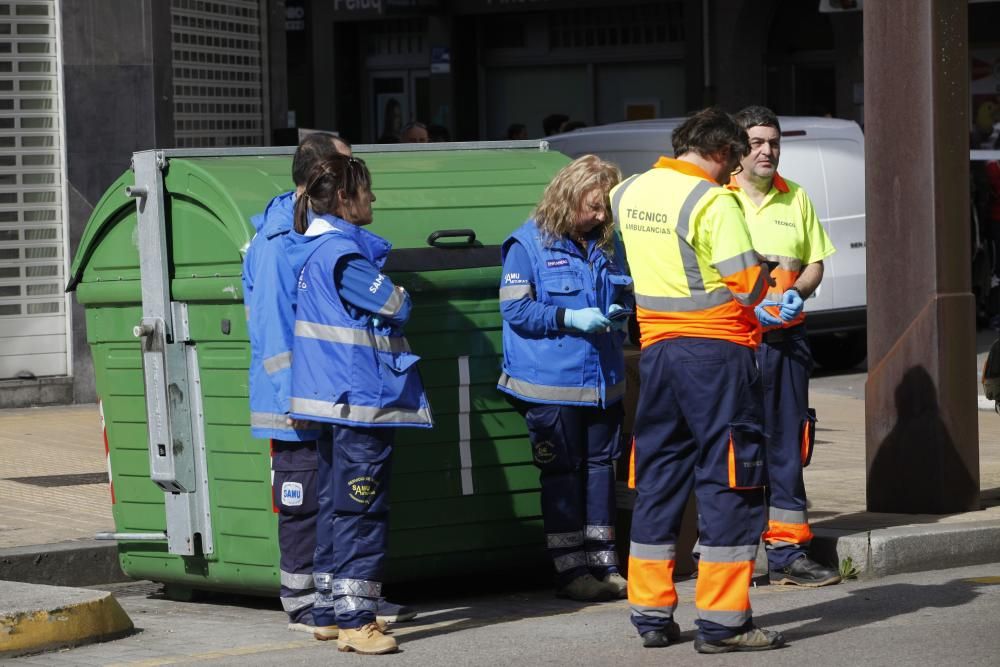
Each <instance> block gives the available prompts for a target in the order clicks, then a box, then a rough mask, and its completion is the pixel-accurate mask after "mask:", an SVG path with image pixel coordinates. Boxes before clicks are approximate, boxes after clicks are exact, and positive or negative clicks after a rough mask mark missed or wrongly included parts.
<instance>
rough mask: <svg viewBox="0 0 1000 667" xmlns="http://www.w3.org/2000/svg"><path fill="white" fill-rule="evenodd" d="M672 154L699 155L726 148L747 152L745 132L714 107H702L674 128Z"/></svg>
mask: <svg viewBox="0 0 1000 667" xmlns="http://www.w3.org/2000/svg"><path fill="white" fill-rule="evenodd" d="M671 142H672V143H673V147H674V157H680V156H681V155H684V154H685V153H697V154H698V155H700V156H701V157H708V156H709V155H712V154H715V153H718V152H719V151H722V150H724V149H726V148H727V147H728V148H730V149H731V150H732V151H733V152H735V153H737V154H738V155H740V156H741V157H743V156H746V155H747V154H748V153H749V152H750V142H749V141H748V140H747V133H746V130H744V129H743V128H742V127H740V126H739V125H738V124H737V123H736V121H735V120H733V117H732V116H730V115H729V114H728V113H726V112H725V111H723V110H722V109H720V108H718V107H709V108H708V109H702V110H701V111H699V112H698V113H696V114H694V115H693V116H691V117H690V118H688V119H687V120H685V121H684V122H683V123H681V124H680V126H679V127H678V128H677V129H676V130H674V134H673V137H672V138H671Z"/></svg>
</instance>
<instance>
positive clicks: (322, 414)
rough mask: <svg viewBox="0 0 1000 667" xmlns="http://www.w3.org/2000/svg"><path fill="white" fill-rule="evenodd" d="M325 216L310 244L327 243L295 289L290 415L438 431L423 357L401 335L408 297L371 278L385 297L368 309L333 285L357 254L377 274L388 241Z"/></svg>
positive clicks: (377, 277)
mask: <svg viewBox="0 0 1000 667" xmlns="http://www.w3.org/2000/svg"><path fill="white" fill-rule="evenodd" d="M320 218H321V220H322V221H323V222H325V223H326V226H327V227H328V229H327V231H325V232H324V233H322V234H320V235H318V236H315V237H313V238H317V239H325V241H324V242H323V243H322V245H320V246H319V247H318V248H317V249H316V250H315V252H313V253H312V254H311V255H310V257H309V259H308V261H307V262H306V263H305V265H304V267H303V269H302V273H301V275H300V277H299V284H298V292H299V295H298V308H297V310H296V319H295V342H294V349H293V354H294V357H295V363H294V364H293V366H292V398H291V410H292V416H293V417H297V418H300V419H310V420H314V421H323V422H330V423H333V424H345V425H348V426H355V427H380V426H390V427H399V426H414V427H425V428H429V427H431V426H433V420H432V418H431V410H430V405H429V403H428V401H427V395H426V394H425V392H424V387H423V383H422V382H421V379H420V375H419V373H418V372H417V367H416V362H417V361H418V360H419V357H418V356H417V355H415V354H413V353H412V352H411V351H410V345H409V343H408V342H407V340H406V338H405V337H404V336H403V332H402V327H403V325H404V324H405V322H406V320H405V318H406V317H408V316H409V308H410V302H409V299H410V297H409V295H407V294H406V292H405V291H402V290H399V289H397V288H396V287H395V286H394V285H393V284H392V282H391V281H390V280H389V278H388V277H387V276H385V275H383V274H382V273H379V272H373V275H374V276H375V279H374V281H373V282H372V285H371V287H370V292H371V294H372V295H384V297H383V298H381V299H379V302H380V303H381V305H380V306H378V307H377V310H374V309H373V310H372V311H366V310H363V309H360V308H358V306H357V304H351V303H347V302H346V301H345V300H344V299H343V298H342V296H341V290H340V289H339V287H340V286H338V285H337V283H336V275H337V269H338V265H340V264H341V261H342V260H345V261H346V260H347V259H349V258H353V257H358V256H360V257H362V258H364V259H366V260H367V261H369V262H371V264H372V265H374V267H375V268H377V269H378V270H379V271H380V270H381V268H382V266H383V265H384V264H385V260H386V257H387V256H388V254H389V249H390V248H391V246H390V244H389V242H388V241H386V240H385V239H383V238H381V237H379V236H376V235H375V234H372V233H371V232H368V231H366V230H364V229H362V228H360V227H357V226H355V225H352V224H350V223H348V222H346V221H344V220H340V219H339V218H336V217H333V216H320ZM313 224H316V222H314V223H313ZM311 231H312V229H310V232H311ZM375 318H378V320H379V322H378V325H377V326H376V322H375V321H374V319H375Z"/></svg>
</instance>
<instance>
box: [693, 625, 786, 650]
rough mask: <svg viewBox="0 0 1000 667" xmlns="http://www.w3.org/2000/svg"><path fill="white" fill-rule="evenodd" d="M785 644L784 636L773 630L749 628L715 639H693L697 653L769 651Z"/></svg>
mask: <svg viewBox="0 0 1000 667" xmlns="http://www.w3.org/2000/svg"><path fill="white" fill-rule="evenodd" d="M784 645H785V636H784V635H782V634H781V633H780V632H775V631H774V630H762V629H761V628H750V629H749V630H747V631H746V632H744V633H743V634H739V635H736V636H735V637H727V638H726V639H719V640H716V641H708V640H705V639H700V638H699V639H695V640H694V650H695V651H698V653H731V652H733V651H770V650H771V649H774V648H781V647H782V646H784Z"/></svg>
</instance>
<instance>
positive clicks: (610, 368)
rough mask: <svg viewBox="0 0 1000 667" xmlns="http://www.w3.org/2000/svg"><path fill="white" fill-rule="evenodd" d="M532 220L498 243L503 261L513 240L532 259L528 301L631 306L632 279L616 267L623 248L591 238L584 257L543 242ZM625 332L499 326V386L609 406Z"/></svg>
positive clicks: (618, 389) (564, 245) (616, 395)
mask: <svg viewBox="0 0 1000 667" xmlns="http://www.w3.org/2000/svg"><path fill="white" fill-rule="evenodd" d="M547 240H548V239H543V238H542V236H541V233H540V232H539V230H538V227H537V226H536V224H535V221H534V220H529V221H528V222H526V223H524V224H523V225H522V226H521V227H520V228H518V229H517V230H516V231H515V232H514V233H513V234H511V236H510V237H509V238H508V239H507V240H506V241H505V242H504V244H503V246H502V247H501V253H502V256H503V259H504V260H506V258H507V251H508V250H509V249H510V247H511V245H512V244H513V243H514V242H515V241H517V242H518V243H520V244H521V246H522V247H523V248H524V249H525V250H526V251H527V253H528V255H529V256H530V257H531V264H532V267H533V276H532V283H533V284H534V290H535V300H536V301H538V302H539V303H545V304H551V305H554V306H559V307H562V308H567V309H577V308H590V307H597V308H599V309H600V310H601V312H602V313H607V312H608V308H610V307H611V304H613V303H619V304H622V305H625V306H626V307H628V306H631V304H632V295H631V291H630V286H631V284H632V279H631V278H629V277H628V276H627V275H626V274H625V273H624V272H623V271H622V269H621V264H620V263H619V262H622V258H623V251H622V250H621V248H620V245H619V246H618V247H617V248H616V253H615V256H614V258H611V257H609V256H608V255H607V254H606V253H605V252H604V251H603V250H601V249H600V248H598V247H597V245H596V244H593V243H591V244H590V247H589V251H588V256H587V257H584V256H583V254H582V251H581V250H580V248H579V247H578V246H576V245H575V244H574V243H573V242H572V241H570V240H569V239H566V238H559V239H555V240H552V241H551V242H550V244H549V245H548V246H546V241H547ZM623 339H624V335H623V334H622V333H620V332H618V331H615V330H612V331H611V332H609V333H603V332H602V333H596V334H587V333H582V332H579V331H568V330H567V331H559V332H555V333H550V334H547V335H533V334H527V333H523V332H521V331H519V330H518V329H517V328H516V327H513V326H511V325H510V323H508V322H507V321H506V320H505V321H504V323H503V374H502V375H501V376H500V380H499V381H498V383H497V388H498V389H499V390H500V391H503V392H506V393H508V394H511V395H513V396H516V397H518V398H521V399H523V400H525V401H529V402H532V403H551V404H556V405H582V406H593V405H600V406H608V405H612V404H614V403H617V402H618V401H620V400H622V398H623V397H624V396H625V359H624V353H623V349H622V346H623V342H624V341H623Z"/></svg>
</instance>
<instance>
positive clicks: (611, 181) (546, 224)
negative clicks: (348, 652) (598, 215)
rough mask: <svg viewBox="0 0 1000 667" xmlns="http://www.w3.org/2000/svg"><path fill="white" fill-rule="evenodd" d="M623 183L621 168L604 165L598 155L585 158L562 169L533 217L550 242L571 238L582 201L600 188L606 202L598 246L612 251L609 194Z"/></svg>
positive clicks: (546, 191) (579, 158)
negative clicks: (595, 189)
mask: <svg viewBox="0 0 1000 667" xmlns="http://www.w3.org/2000/svg"><path fill="white" fill-rule="evenodd" d="M621 180H622V172H621V170H619V169H618V166H617V165H615V164H613V163H611V162H605V161H604V160H602V159H601V158H599V157H597V156H596V155H583V156H581V157H578V158H577V159H575V160H573V161H572V162H570V163H569V164H568V165H566V166H565V167H563V168H562V169H560V170H559V173H558V174H556V175H555V178H553V179H552V182H551V183H549V184H548V186H547V187H546V188H545V192H544V194H542V201H540V202H538V206H537V207H535V212H534V218H535V222H536V223H537V224H538V229H539V230H541V231H542V234H543V235H544V236H545V237H547V239H548V242H549V243H551V241H554V240H555V239H557V238H561V237H564V236H570V233H571V232H572V231H573V229H574V227H575V226H576V217H577V214H578V213H579V211H580V205H581V203H582V202H583V198H584V197H585V196H586V195H587V194H588V193H590V192H591V191H592V190H593V189H594V188H600V190H601V194H602V196H603V199H604V207H605V213H606V215H605V217H604V222H603V223H601V225H600V227H598V228H596V229H597V230H598V234H599V236H598V239H597V245H598V246H599V247H600V248H602V249H604V250H606V251H609V252H610V251H613V249H614V244H613V243H612V238H613V237H614V229H615V225H614V219H613V215H612V212H611V202H610V201H609V200H608V193H610V192H611V188H613V187H615V186H616V185H617V184H618V183H619V182H620V181H621Z"/></svg>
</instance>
